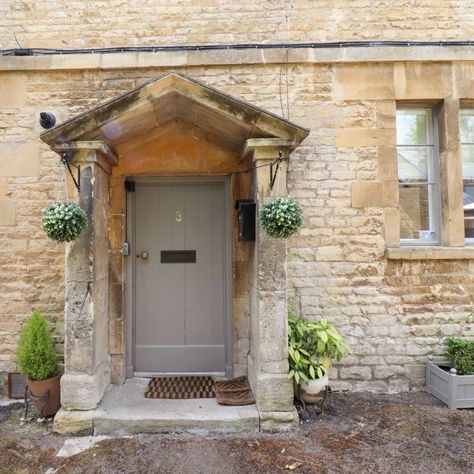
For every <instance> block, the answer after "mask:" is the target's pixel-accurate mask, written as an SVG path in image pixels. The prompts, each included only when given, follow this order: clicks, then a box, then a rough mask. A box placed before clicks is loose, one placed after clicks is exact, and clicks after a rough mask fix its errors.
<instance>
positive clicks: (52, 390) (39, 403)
mask: <svg viewBox="0 0 474 474" xmlns="http://www.w3.org/2000/svg"><path fill="white" fill-rule="evenodd" d="M61 376H62V373H60V374H59V375H56V376H55V377H51V378H49V379H46V380H27V381H26V383H27V384H28V388H29V389H30V394H31V399H32V400H33V404H34V405H35V409H36V411H37V412H38V414H39V415H41V416H54V415H56V413H57V412H58V410H59V409H60V408H61V398H60V389H59V388H60V385H59V380H60V378H61Z"/></svg>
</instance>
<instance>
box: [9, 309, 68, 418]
mask: <svg viewBox="0 0 474 474" xmlns="http://www.w3.org/2000/svg"><path fill="white" fill-rule="evenodd" d="M16 355H17V360H18V365H19V366H20V370H21V372H22V373H23V375H24V376H25V378H26V383H27V385H28V388H29V389H30V393H31V398H32V400H33V403H34V405H35V408H36V411H37V412H38V413H39V414H40V415H41V416H43V417H45V416H53V415H55V414H56V412H57V411H58V410H59V408H60V407H61V403H60V391H59V379H60V378H61V375H62V374H61V372H60V369H59V364H58V354H57V353H56V350H55V348H54V342H53V338H52V337H51V334H50V332H49V329H48V323H47V322H46V320H45V319H44V318H43V316H41V314H40V313H39V312H37V311H35V312H34V313H33V314H32V315H31V316H30V318H29V319H28V321H27V322H26V324H25V325H24V327H23V329H22V331H21V334H20V340H19V342H18V347H17V352H16Z"/></svg>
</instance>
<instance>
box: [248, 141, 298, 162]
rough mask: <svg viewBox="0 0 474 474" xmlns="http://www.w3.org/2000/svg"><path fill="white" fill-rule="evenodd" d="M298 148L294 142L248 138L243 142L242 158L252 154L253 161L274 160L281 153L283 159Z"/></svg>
mask: <svg viewBox="0 0 474 474" xmlns="http://www.w3.org/2000/svg"><path fill="white" fill-rule="evenodd" d="M297 146H298V142H296V141H295V140H291V139H290V140H288V139H283V138H249V139H248V140H246V141H245V145H244V148H243V150H242V156H247V155H248V154H252V157H253V161H259V160H274V159H275V158H276V157H277V156H278V153H279V152H280V151H281V152H282V153H283V157H284V158H288V157H289V155H290V153H291V152H292V151H293V150H294V149H295V148H296V147H297Z"/></svg>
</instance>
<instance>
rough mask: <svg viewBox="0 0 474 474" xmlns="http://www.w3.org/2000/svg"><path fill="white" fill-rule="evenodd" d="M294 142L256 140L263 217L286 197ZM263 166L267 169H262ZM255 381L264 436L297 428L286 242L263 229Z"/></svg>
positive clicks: (255, 288)
mask: <svg viewBox="0 0 474 474" xmlns="http://www.w3.org/2000/svg"><path fill="white" fill-rule="evenodd" d="M291 149H292V142H291V141H288V140H280V139H251V140H248V141H247V144H246V149H245V153H248V152H251V153H252V155H253V163H254V166H256V169H255V173H254V197H255V199H256V201H257V212H258V210H259V208H260V207H261V206H262V204H263V203H264V202H265V200H266V199H267V198H269V197H273V196H286V194H287V188H286V180H287V178H286V174H287V159H288V156H289V151H290V150H291ZM279 152H282V153H283V157H284V161H283V162H282V163H281V164H280V168H279V170H278V175H277V177H276V180H275V184H274V187H273V189H272V190H270V167H269V166H264V165H267V164H270V163H271V162H272V161H273V160H275V158H276V157H278V153H279ZM262 165H263V166H262ZM250 288H251V296H250V354H249V380H250V383H251V386H252V390H253V392H254V395H255V399H256V404H257V408H258V411H259V414H260V422H261V428H262V430H264V431H282V430H285V429H288V428H291V427H293V426H294V425H295V424H297V422H298V416H297V413H296V410H295V408H294V406H293V385H292V382H291V381H290V380H289V379H288V327H287V322H288V308H287V289H286V240H285V239H274V238H271V237H268V236H267V235H266V234H265V232H264V231H263V230H262V229H260V228H259V226H258V225H257V233H256V245H255V249H254V255H253V266H252V272H251V275H250Z"/></svg>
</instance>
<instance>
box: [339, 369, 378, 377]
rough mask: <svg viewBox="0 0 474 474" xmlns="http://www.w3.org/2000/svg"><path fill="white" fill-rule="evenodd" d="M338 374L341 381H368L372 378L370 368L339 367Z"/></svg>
mask: <svg viewBox="0 0 474 474" xmlns="http://www.w3.org/2000/svg"><path fill="white" fill-rule="evenodd" d="M339 373H340V376H341V379H354V380H370V379H371V378H372V370H371V369H370V367H363V366H362V367H357V366H354V367H341V368H340V369H339Z"/></svg>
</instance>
